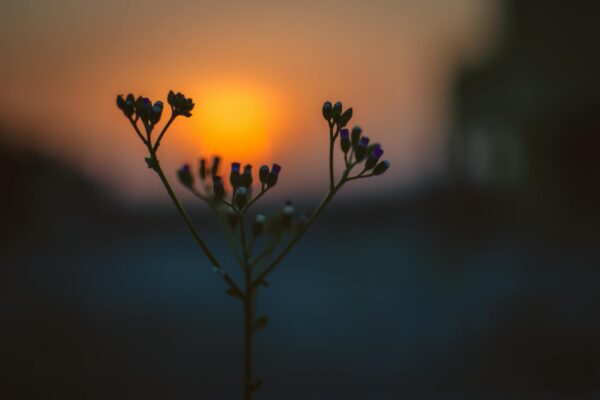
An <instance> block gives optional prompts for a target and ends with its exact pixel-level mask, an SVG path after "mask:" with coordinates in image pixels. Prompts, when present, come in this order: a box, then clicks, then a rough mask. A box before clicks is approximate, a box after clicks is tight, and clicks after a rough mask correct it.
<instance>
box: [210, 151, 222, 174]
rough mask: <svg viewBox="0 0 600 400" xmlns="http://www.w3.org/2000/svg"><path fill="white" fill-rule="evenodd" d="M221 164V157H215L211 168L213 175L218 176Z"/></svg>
mask: <svg viewBox="0 0 600 400" xmlns="http://www.w3.org/2000/svg"><path fill="white" fill-rule="evenodd" d="M220 164H221V157H219V156H215V157H213V164H212V169H211V174H212V176H216V175H217V174H218V173H219V165H220Z"/></svg>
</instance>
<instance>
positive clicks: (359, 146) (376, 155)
mask: <svg viewBox="0 0 600 400" xmlns="http://www.w3.org/2000/svg"><path fill="white" fill-rule="evenodd" d="M323 117H324V118H325V120H326V121H327V122H328V123H329V126H330V127H333V126H334V125H337V127H338V129H339V136H340V148H341V150H342V153H344V157H345V160H346V163H347V165H348V166H353V165H356V164H359V163H362V162H363V161H364V163H365V165H364V169H363V172H362V173H364V172H368V171H371V173H372V175H381V174H383V173H384V172H385V171H386V170H387V169H388V168H389V166H390V162H389V161H387V160H384V161H380V159H381V156H382V155H383V149H382V148H381V145H380V144H371V143H370V142H371V140H370V139H369V138H368V137H366V136H363V135H362V129H361V128H360V127H359V126H355V127H354V128H352V130H351V131H350V130H349V129H348V128H346V127H345V126H346V125H347V124H348V122H349V121H350V119H351V118H352V108H348V109H347V110H346V111H344V112H342V103H340V102H339V101H338V102H337V103H335V104H334V105H333V106H332V105H331V102H330V101H326V102H325V104H323ZM333 139H334V140H335V137H333ZM362 173H361V174H362Z"/></svg>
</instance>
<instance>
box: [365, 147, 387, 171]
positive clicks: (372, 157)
mask: <svg viewBox="0 0 600 400" xmlns="http://www.w3.org/2000/svg"><path fill="white" fill-rule="evenodd" d="M367 151H370V153H369V157H368V158H367V162H366V163H365V169H366V170H369V169H371V168H373V167H374V166H375V164H377V161H379V158H380V157H381V156H382V155H383V149H382V148H381V146H380V145H378V144H374V145H371V146H370V147H369V148H368V149H367Z"/></svg>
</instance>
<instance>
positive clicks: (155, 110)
mask: <svg viewBox="0 0 600 400" xmlns="http://www.w3.org/2000/svg"><path fill="white" fill-rule="evenodd" d="M162 111H163V102H162V101H160V100H158V101H157V102H155V103H154V106H152V110H151V112H150V122H152V123H153V124H157V123H158V121H160V117H161V115H162Z"/></svg>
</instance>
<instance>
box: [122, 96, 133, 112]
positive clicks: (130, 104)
mask: <svg viewBox="0 0 600 400" xmlns="http://www.w3.org/2000/svg"><path fill="white" fill-rule="evenodd" d="M134 111H135V97H134V96H133V94H131V93H129V94H128V95H127V98H126V99H125V107H124V109H123V112H124V113H125V115H127V116H128V117H131V116H132V115H133V112H134Z"/></svg>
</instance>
